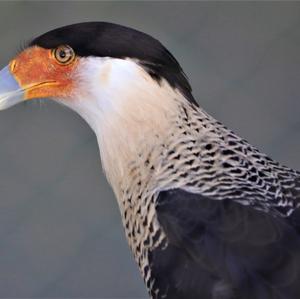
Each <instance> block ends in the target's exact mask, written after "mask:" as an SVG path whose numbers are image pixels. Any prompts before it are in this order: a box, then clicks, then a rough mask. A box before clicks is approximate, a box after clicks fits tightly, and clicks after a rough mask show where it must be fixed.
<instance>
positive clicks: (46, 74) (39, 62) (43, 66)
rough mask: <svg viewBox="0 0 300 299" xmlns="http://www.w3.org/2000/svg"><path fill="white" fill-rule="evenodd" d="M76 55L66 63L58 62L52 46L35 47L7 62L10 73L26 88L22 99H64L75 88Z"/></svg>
mask: <svg viewBox="0 0 300 299" xmlns="http://www.w3.org/2000/svg"><path fill="white" fill-rule="evenodd" d="M78 62H79V58H78V57H75V59H73V60H72V62H70V63H69V64H66V65H65V64H61V63H59V62H58V61H57V60H56V59H55V57H54V56H53V51H52V50H51V49H44V48H41V47H38V46H34V47H31V48H28V49H26V50H24V51H23V52H21V53H20V54H19V55H18V56H17V57H16V58H15V59H14V60H12V61H11V62H10V64H9V67H10V72H11V73H12V75H14V77H15V79H16V80H17V82H18V83H19V85H20V86H21V88H23V89H24V90H25V96H24V97H25V99H26V100H30V99H35V98H48V97H52V98H67V97H69V96H70V95H71V94H72V91H73V90H74V87H75V81H74V79H73V78H74V73H75V71H76V68H77V66H78Z"/></svg>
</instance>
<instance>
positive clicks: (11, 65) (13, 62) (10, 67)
mask: <svg viewBox="0 0 300 299" xmlns="http://www.w3.org/2000/svg"><path fill="white" fill-rule="evenodd" d="M16 66H17V62H16V60H12V61H11V63H10V64H9V70H10V72H11V73H13V72H14V71H15V69H16Z"/></svg>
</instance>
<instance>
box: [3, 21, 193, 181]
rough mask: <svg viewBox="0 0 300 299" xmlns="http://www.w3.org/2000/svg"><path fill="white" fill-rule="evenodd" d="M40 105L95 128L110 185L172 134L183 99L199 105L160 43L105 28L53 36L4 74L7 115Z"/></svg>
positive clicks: (37, 42)
mask: <svg viewBox="0 0 300 299" xmlns="http://www.w3.org/2000/svg"><path fill="white" fill-rule="evenodd" d="M36 98H51V99H54V100H55V101H57V102H59V103H62V104H64V105H66V106H68V107H70V108H71V109H73V110H75V111H76V112H77V113H79V114H80V115H81V116H82V117H83V118H84V119H85V120H86V121H87V122H88V124H89V125H90V126H91V127H92V129H93V130H94V131H95V133H96V135H97V138H98V142H99V145H100V152H101V158H102V161H103V162H104V168H105V169H106V170H107V169H109V171H110V174H109V176H110V177H113V176H114V174H111V173H113V172H114V173H117V174H119V173H122V169H123V168H124V167H123V164H124V161H127V162H128V161H130V159H131V158H132V159H133V158H134V157H136V156H138V155H140V151H141V147H143V146H145V144H146V143H148V144H149V145H151V146H153V144H155V142H157V140H156V139H157V136H159V135H160V133H161V132H166V131H167V130H169V129H170V127H171V125H170V123H168V122H167V119H168V116H169V115H170V114H172V115H174V111H175V113H176V109H177V107H178V103H177V102H176V99H177V100H178V98H179V99H181V100H183V101H190V102H193V103H194V104H196V102H195V101H194V99H193V97H192V94H191V88H190V85H189V83H188V80H187V78H186V76H185V74H184V72H183V71H182V69H181V67H180V65H179V63H178V62H177V61H176V59H175V58H174V57H173V55H172V54H171V53H170V52H169V51H168V50H167V49H166V48H165V47H164V46H163V45H162V44H161V43H160V42H159V41H158V40H156V39H154V38H152V37H151V36H149V35H147V34H145V33H142V32H139V31H136V30H134V29H130V28H127V27H124V26H120V25H116V24H111V23H105V22H88V23H80V24H74V25H69V26H65V27H61V28H58V29H55V30H52V31H50V32H47V33H45V34H43V35H41V36H39V37H37V38H35V39H33V40H32V41H31V42H30V43H28V45H27V47H25V49H24V50H23V51H22V52H21V53H19V54H18V55H17V56H16V57H14V58H13V59H12V60H11V61H10V62H9V64H8V65H7V66H6V67H4V68H3V69H2V71H1V72H0V110H3V109H5V108H8V107H10V106H13V105H15V104H17V103H19V102H23V101H29V100H32V99H36ZM178 110H179V109H178ZM151 135H153V140H152V141H151V137H150V136H151ZM145 136H147V138H146V137H145ZM161 138H162V139H163V137H162V136H161ZM120 148H121V149H122V151H120ZM130 155H131V156H130ZM117 158H118V161H119V162H117V161H116V159H117ZM127 162H126V163H127ZM118 163H119V164H118ZM111 169H113V170H111Z"/></svg>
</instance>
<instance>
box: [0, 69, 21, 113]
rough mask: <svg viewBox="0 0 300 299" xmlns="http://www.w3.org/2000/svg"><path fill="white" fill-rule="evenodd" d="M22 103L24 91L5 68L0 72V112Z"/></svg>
mask: <svg viewBox="0 0 300 299" xmlns="http://www.w3.org/2000/svg"><path fill="white" fill-rule="evenodd" d="M22 101H24V90H23V89H22V88H21V86H20V85H19V83H18V82H17V81H16V79H15V78H14V76H13V75H12V74H11V72H10V70H9V67H8V66H6V67H5V68H3V69H2V70H1V71H0V110H4V109H6V108H9V107H11V106H13V105H15V104H18V103H20V102H22Z"/></svg>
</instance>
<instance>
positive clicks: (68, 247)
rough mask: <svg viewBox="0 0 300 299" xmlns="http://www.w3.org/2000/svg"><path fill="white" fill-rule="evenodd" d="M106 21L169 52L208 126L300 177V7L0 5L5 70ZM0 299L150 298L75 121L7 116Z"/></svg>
mask: <svg viewBox="0 0 300 299" xmlns="http://www.w3.org/2000/svg"><path fill="white" fill-rule="evenodd" d="M90 20H93V21H97V20H102V21H103V20H105V21H110V22H115V23H120V24H123V25H127V26H131V27H134V28H136V29H139V30H141V31H144V32H147V33H149V34H151V35H153V36H155V37H157V38H158V39H159V40H160V41H162V42H163V44H164V45H165V46H167V48H169V49H170V50H171V51H172V53H173V54H174V55H175V57H177V59H178V60H179V62H180V63H181V65H182V67H183V68H184V70H185V71H186V73H187V75H188V76H189V78H190V81H191V84H192V86H193V89H194V95H195V97H196V99H197V100H198V101H199V103H200V104H201V105H202V106H203V107H204V108H205V109H206V110H207V111H208V112H209V113H210V114H212V115H214V116H215V117H216V118H218V119H219V120H221V121H222V122H224V123H225V124H226V125H227V126H229V127H230V128H232V129H233V130H234V131H236V132H237V133H238V134H239V135H242V136H243V137H244V138H246V139H248V140H249V141H250V142H251V143H253V144H254V145H256V146H258V147H259V148H260V149H261V150H262V151H264V152H266V153H268V154H269V155H270V156H271V157H273V158H274V159H276V160H279V161H281V162H283V163H284V164H287V165H288V166H291V167H293V168H297V169H300V155H299V152H300V118H299V114H300V100H299V99H300V85H299V82H300V2H298V3H297V2H296V3H295V2H276V3H270V2H260V3H258V2H190V3H187V2H152V3H151V2H124V1H122V2H87V1H84V2H83V1H82V2H21V1H20V2H13V1H9V2H0V65H1V67H4V66H5V65H6V64H7V63H8V61H9V60H10V59H11V58H12V57H13V56H14V55H15V54H16V53H17V51H18V49H19V48H20V46H21V45H22V44H23V43H24V42H26V41H27V40H29V39H31V38H33V37H35V36H36V35H39V34H41V33H44V32H46V31H48V30H50V29H53V28H55V27H59V26H61V25H66V24H70V23H76V22H82V21H90ZM0 197H1V200H0V297H1V298H12V297H14V298H21V297H22V298H25V297H26V298H50V297H51V298H58V297H59V298H147V294H146V291H145V288H144V285H143V282H142V279H141V278H140V275H139V272H138V268H137V266H136V265H135V263H134V260H133V257H132V255H131V252H130V251H129V248H128V246H127V243H126V240H125V237H124V234H123V228H122V225H121V222H120V216H119V211H118V207H117V203H116V200H115V199H114V196H113V194H112V192H111V190H110V188H109V186H108V184H107V182H106V180H105V178H104V176H103V174H102V171H101V165H100V159H99V151H98V148H97V143H96V138H95V136H94V134H93V132H92V131H91V130H90V128H89V127H88V126H87V124H86V123H85V122H84V121H83V120H82V119H81V118H80V117H79V116H77V115H76V114H75V113H74V112H72V111H69V110H67V109H66V108H63V107H61V106H59V105H57V104H55V103H53V102H51V101H44V102H42V103H40V102H38V101H35V102H34V101H32V102H30V103H24V104H21V105H19V106H16V107H14V108H11V109H9V110H7V111H2V112H0Z"/></svg>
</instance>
